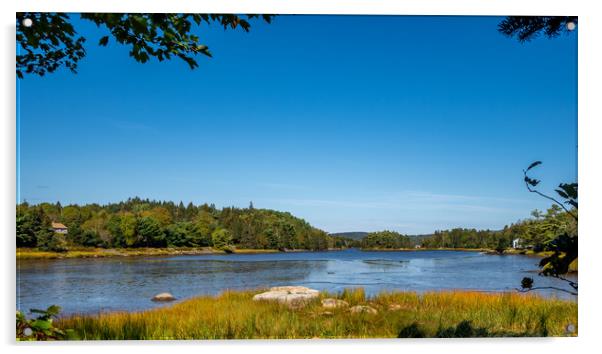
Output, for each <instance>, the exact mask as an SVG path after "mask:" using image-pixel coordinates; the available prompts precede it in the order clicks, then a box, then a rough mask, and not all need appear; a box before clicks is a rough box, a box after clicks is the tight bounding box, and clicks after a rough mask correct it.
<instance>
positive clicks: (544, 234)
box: [354, 205, 577, 252]
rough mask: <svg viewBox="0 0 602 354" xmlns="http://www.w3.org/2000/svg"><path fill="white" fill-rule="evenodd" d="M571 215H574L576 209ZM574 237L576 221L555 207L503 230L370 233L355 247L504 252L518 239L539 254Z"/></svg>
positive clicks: (536, 211)
mask: <svg viewBox="0 0 602 354" xmlns="http://www.w3.org/2000/svg"><path fill="white" fill-rule="evenodd" d="M571 212H573V213H577V211H576V210H572V211H571ZM561 234H567V235H571V236H574V235H577V221H576V220H575V219H574V218H573V217H572V216H571V215H569V214H568V213H567V212H565V211H563V210H562V209H561V208H560V207H559V206H558V205H552V206H551V207H550V208H549V209H548V210H547V211H546V212H545V213H543V212H541V211H539V210H534V211H533V212H531V218H527V219H524V220H519V221H518V222H516V223H513V224H511V225H507V226H505V227H504V228H503V229H502V230H477V229H467V228H454V229H450V230H441V231H435V232H434V233H433V234H431V235H423V236H407V235H401V234H399V233H397V232H393V231H381V232H373V233H369V234H368V235H367V236H366V237H364V239H363V240H362V241H360V242H359V243H356V244H354V245H355V246H359V247H362V248H366V249H370V248H372V249H379V248H380V249H383V248H384V249H393V248H412V247H415V246H417V245H418V246H420V247H422V248H482V249H492V250H499V251H501V250H504V249H507V248H510V247H512V241H513V240H515V239H518V240H519V246H520V247H521V248H530V249H533V250H534V251H535V252H539V251H542V250H543V249H545V247H546V245H547V244H548V243H550V242H552V241H553V240H554V239H555V238H556V237H557V236H558V235H561Z"/></svg>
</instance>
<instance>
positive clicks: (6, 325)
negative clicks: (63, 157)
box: [0, 0, 602, 354]
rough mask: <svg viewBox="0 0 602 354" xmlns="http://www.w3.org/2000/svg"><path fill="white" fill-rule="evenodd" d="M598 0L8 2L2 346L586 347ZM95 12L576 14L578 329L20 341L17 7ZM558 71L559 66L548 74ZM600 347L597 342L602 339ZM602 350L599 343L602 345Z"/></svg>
mask: <svg viewBox="0 0 602 354" xmlns="http://www.w3.org/2000/svg"><path fill="white" fill-rule="evenodd" d="M596 2H597V1H576V0H565V1H558V0H539V1H537V0H533V1H525V0H415V1H410V0H406V1H383V0H372V1H370V0H365V1H357V0H337V1H329V0H321V1H316V0H305V1H299V0H271V1H261V0H247V1H232V0H219V1H205V0H194V1H183V0H162V1H155V0H125V1H124V0H103V1H90V0H80V1H67V0H53V1H39V0H37V1H36V0H22V1H20V2H19V3H18V4H14V3H10V4H5V2H2V7H3V10H4V11H2V36H1V37H0V38H2V52H3V53H4V54H2V55H0V57H1V60H2V73H3V74H5V75H3V77H4V80H3V83H2V86H1V90H2V95H1V99H2V104H1V105H0V107H2V110H3V113H4V114H3V115H4V117H3V118H2V120H1V122H2V123H1V124H2V126H1V127H0V132H1V134H2V136H1V138H0V149H1V150H2V153H1V154H0V163H1V164H0V166H2V167H3V173H2V174H1V178H2V184H1V186H2V190H1V194H0V195H2V196H3V197H4V198H3V199H4V200H3V202H2V203H1V204H0V208H1V209H0V217H1V219H0V225H2V230H3V231H4V232H3V233H2V234H1V238H2V241H3V244H2V246H3V247H2V251H3V252H4V257H3V258H2V261H3V265H4V267H3V273H4V274H3V276H4V278H3V279H4V280H5V281H4V284H5V285H6V286H5V287H3V290H2V291H1V292H0V296H1V297H2V302H1V309H2V311H1V312H0V324H1V326H2V327H1V328H0V333H2V338H3V339H2V345H3V346H4V347H5V348H3V349H5V350H7V351H8V352H24V351H25V352H36V353H78V354H81V352H82V351H83V350H85V351H86V352H90V353H101V352H106V351H107V350H114V349H126V348H127V347H129V349H130V350H138V349H140V350H144V351H145V352H147V353H164V352H165V351H170V350H172V349H173V348H170V347H171V346H177V350H178V351H179V352H180V351H181V352H191V353H192V352H198V351H199V350H201V351H207V350H208V351H220V352H224V351H225V352H240V351H245V353H247V352H249V353H255V352H257V353H260V352H261V353H268V352H282V351H283V350H285V351H286V352H287V354H293V353H306V352H307V351H320V350H329V351H345V352H346V353H347V352H348V353H365V352H366V351H367V350H370V349H372V347H373V348H374V349H377V350H378V351H379V352H383V353H388V352H390V353H393V352H395V353H399V352H400V351H404V352H411V353H433V352H437V353H441V352H461V353H463V354H464V353H482V352H483V351H486V352H487V353H504V354H507V353H509V352H511V351H515V350H516V351H517V352H518V353H525V352H543V351H545V352H548V353H555V352H562V353H571V352H588V351H589V349H592V350H595V349H594V348H595V347H596V345H595V344H597V343H599V342H600V338H602V336H601V335H600V334H599V332H600V329H601V328H602V326H600V321H601V319H602V313H601V312H600V305H599V300H598V299H599V298H600V294H601V290H602V287H601V286H600V280H599V279H601V277H600V273H599V272H601V271H602V269H601V268H600V262H599V259H600V256H599V254H600V252H601V251H602V243H601V242H600V238H601V237H602V235H600V225H598V224H597V223H596V221H597V219H599V218H600V217H599V212H600V210H602V208H600V207H599V205H600V201H602V193H600V190H601V188H600V183H602V182H601V181H602V175H601V173H600V171H601V168H600V165H601V164H600V153H599V152H602V147H601V146H600V145H601V144H600V140H602V139H601V138H600V134H601V133H602V131H601V129H600V119H602V110H601V101H602V90H600V80H601V78H602V77H601V71H600V64H599V63H602V54H601V50H600V43H602V40H600V39H601V36H600V35H601V30H600V29H601V27H602V16H600V15H601V14H602V11H600V9H599V8H596ZM27 10H30V11H66V12H81V11H89V12H91V11H97V12H126V11H127V12H221V13H228V12H236V13H280V14H287V13H305V14H326V13H338V14H415V15H427V14H428V15H577V16H579V183H580V187H581V188H580V189H581V193H580V194H581V200H580V203H581V212H580V218H581V220H580V223H579V228H580V233H581V236H582V238H581V247H580V252H581V259H580V263H581V268H582V269H581V272H580V274H579V280H580V283H581V289H580V290H581V291H580V294H579V338H550V339H526V338H520V339H473V340H403V341H393V340H337V341H321V340H320V341H208V342H202V341H199V342H144V343H141V342H139V343H132V342H129V343H123V342H121V343H115V342H98V343H89V342H88V343H84V344H78V343H67V344H57V343H37V345H36V344H25V345H23V344H19V345H15V344H14V339H13V338H14V322H13V321H14V317H13V316H14V308H15V292H14V289H15V261H14V259H15V258H14V257H15V256H14V250H15V246H14V236H13V235H14V230H15V218H14V206H15V204H14V203H15V200H16V198H15V183H16V182H15V74H14V54H15V44H14V35H15V33H14V23H15V17H14V13H15V12H16V11H27ZM550 75H553V73H550ZM598 346H599V345H598ZM596 349H598V350H599V348H596Z"/></svg>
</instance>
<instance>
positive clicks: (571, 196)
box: [523, 161, 578, 221]
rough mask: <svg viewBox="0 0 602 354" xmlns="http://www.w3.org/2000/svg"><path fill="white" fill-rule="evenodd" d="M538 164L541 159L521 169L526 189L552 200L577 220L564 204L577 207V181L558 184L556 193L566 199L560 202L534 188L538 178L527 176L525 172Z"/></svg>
mask: <svg viewBox="0 0 602 354" xmlns="http://www.w3.org/2000/svg"><path fill="white" fill-rule="evenodd" d="M539 165H541V161H535V162H533V163H532V164H531V165H529V167H527V169H526V170H523V175H524V181H525V185H526V186H527V190H528V191H529V192H531V193H535V194H537V195H539V196H541V197H544V198H546V199H548V200H551V201H553V202H554V203H556V204H557V205H559V206H560V207H561V208H562V209H564V211H566V212H567V213H568V214H569V215H571V216H572V217H573V218H574V219H575V220H576V221H577V219H578V218H577V215H575V214H574V213H573V212H572V211H571V210H569V209H568V208H567V207H566V206H565V204H568V205H571V206H572V207H573V208H575V209H577V208H578V203H577V183H561V184H559V185H558V188H559V189H556V193H558V195H560V196H561V197H562V198H564V199H566V201H565V202H564V203H562V202H560V201H558V200H557V199H556V198H553V197H551V196H549V195H546V194H544V193H541V192H540V191H538V190H536V189H535V187H537V185H538V184H539V182H541V181H540V180H538V179H534V178H531V177H529V176H528V175H527V173H528V172H529V170H531V169H532V168H534V167H536V166H539Z"/></svg>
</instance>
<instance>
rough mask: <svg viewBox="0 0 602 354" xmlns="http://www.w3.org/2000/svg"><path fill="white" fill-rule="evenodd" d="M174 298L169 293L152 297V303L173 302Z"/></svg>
mask: <svg viewBox="0 0 602 354" xmlns="http://www.w3.org/2000/svg"><path fill="white" fill-rule="evenodd" d="M175 299H176V298H175V297H174V296H173V295H172V294H170V293H161V294H157V295H155V296H153V298H152V299H151V300H152V301H174V300H175Z"/></svg>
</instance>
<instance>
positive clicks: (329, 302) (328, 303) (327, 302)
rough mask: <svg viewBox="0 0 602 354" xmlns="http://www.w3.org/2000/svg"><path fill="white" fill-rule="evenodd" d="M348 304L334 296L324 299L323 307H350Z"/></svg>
mask: <svg viewBox="0 0 602 354" xmlns="http://www.w3.org/2000/svg"><path fill="white" fill-rule="evenodd" d="M348 306H349V303H348V302H347V301H344V300H339V299H332V298H328V299H324V300H322V307H324V308H327V309H335V308H339V307H348Z"/></svg>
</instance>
